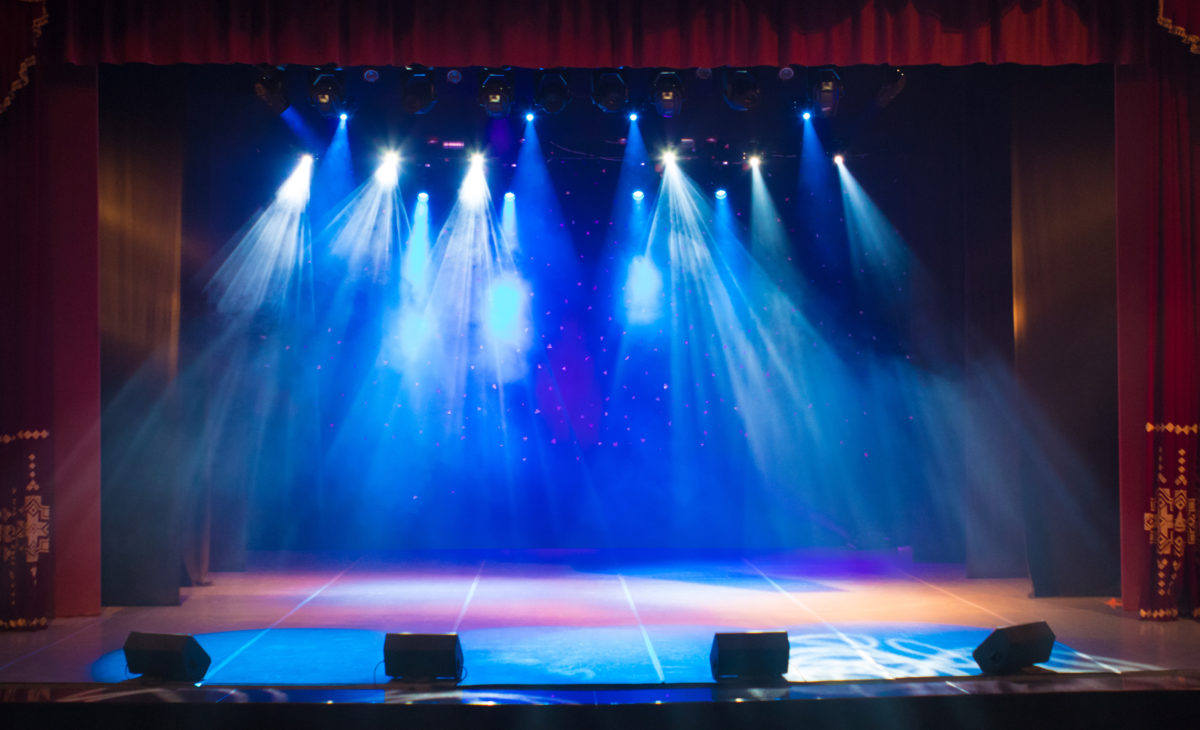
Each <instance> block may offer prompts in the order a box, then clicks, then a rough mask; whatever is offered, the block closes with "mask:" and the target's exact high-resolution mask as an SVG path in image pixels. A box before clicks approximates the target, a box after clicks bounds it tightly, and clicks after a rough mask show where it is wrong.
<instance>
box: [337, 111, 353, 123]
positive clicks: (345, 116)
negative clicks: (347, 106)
mask: <svg viewBox="0 0 1200 730" xmlns="http://www.w3.org/2000/svg"><path fill="white" fill-rule="evenodd" d="M349 118H350V115H349V114H347V113H346V112H342V113H341V114H339V115H338V120H339V121H343V122H344V121H346V120H347V119H349Z"/></svg>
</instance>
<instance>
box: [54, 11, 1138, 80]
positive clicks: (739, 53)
mask: <svg viewBox="0 0 1200 730" xmlns="http://www.w3.org/2000/svg"><path fill="white" fill-rule="evenodd" d="M54 13H55V21H54V22H55V23H56V24H59V23H61V25H62V32H63V34H64V40H65V43H64V54H65V60H67V61H69V62H71V63H79V64H90V63H97V62H100V63H128V62H141V63H155V64H168V63H261V62H274V63H302V64H322V63H328V62H331V61H334V62H338V63H341V64H343V65H388V64H391V65H401V64H406V63H414V62H416V63H423V64H427V65H433V66H467V65H499V64H507V65H513V66H530V67H538V66H559V65H561V66H582V67H592V68H594V67H599V66H672V67H690V66H718V65H724V64H730V65H738V66H751V65H770V66H778V65H783V64H801V65H819V64H839V65H849V64H878V63H894V64H903V65H913V64H943V65H962V64H969V63H1023V64H1036V65H1051V64H1065V63H1112V62H1131V61H1134V60H1136V59H1137V57H1138V53H1139V48H1140V43H1141V39H1142V35H1143V33H1144V30H1145V29H1146V28H1147V27H1148V26H1149V25H1151V24H1152V23H1153V19H1152V17H1153V16H1152V13H1153V7H1152V6H1148V5H1147V0H805V1H803V2H796V1H794V0H569V1H567V0H509V1H508V2H495V0H452V1H447V0H411V1H410V2H395V0H230V1H228V2H197V1H195V0H159V1H158V2H146V1H145V0H106V1H103V2H95V1H93V2H86V1H84V0H63V1H62V7H61V9H59V8H58V7H56V8H55V9H54ZM59 14H61V18H60V17H59Z"/></svg>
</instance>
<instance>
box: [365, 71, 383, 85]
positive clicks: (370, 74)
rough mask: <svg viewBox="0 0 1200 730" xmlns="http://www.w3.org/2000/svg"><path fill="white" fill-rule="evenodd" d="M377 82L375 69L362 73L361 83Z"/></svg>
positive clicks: (377, 73) (377, 76)
mask: <svg viewBox="0 0 1200 730" xmlns="http://www.w3.org/2000/svg"><path fill="white" fill-rule="evenodd" d="M378 80H379V72H378V71H376V70H375V69H373V68H369V69H367V70H366V71H363V81H366V82H367V83H368V84H373V83H375V82H376V81H378Z"/></svg>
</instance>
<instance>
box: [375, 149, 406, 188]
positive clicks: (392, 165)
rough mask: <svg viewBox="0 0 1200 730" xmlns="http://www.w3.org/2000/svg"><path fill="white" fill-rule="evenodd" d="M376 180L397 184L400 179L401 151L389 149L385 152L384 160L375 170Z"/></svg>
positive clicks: (389, 184) (387, 184) (384, 183)
mask: <svg viewBox="0 0 1200 730" xmlns="http://www.w3.org/2000/svg"><path fill="white" fill-rule="evenodd" d="M375 180H376V182H378V183H379V184H381V185H385V186H389V187H390V186H395V184H396V183H397V182H399V180H400V153H398V152H394V151H392V150H389V151H387V152H385V153H383V162H381V163H380V165H379V167H378V168H377V169H376V170H375Z"/></svg>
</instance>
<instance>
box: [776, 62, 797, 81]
mask: <svg viewBox="0 0 1200 730" xmlns="http://www.w3.org/2000/svg"><path fill="white" fill-rule="evenodd" d="M795 76H796V70H795V69H793V68H792V67H791V66H784V67H782V68H780V69H779V80H780V81H791V80H792V79H793V78H795Z"/></svg>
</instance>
